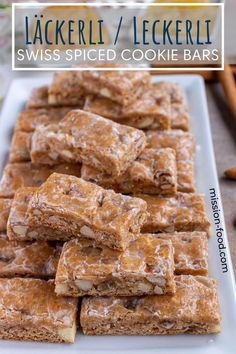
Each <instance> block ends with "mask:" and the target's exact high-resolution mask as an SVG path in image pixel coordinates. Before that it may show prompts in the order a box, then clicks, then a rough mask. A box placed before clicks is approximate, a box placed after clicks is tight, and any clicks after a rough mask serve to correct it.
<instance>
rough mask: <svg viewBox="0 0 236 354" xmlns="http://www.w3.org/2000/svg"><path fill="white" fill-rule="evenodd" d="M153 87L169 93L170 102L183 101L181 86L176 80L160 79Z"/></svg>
mask: <svg viewBox="0 0 236 354" xmlns="http://www.w3.org/2000/svg"><path fill="white" fill-rule="evenodd" d="M153 86H154V88H155V89H157V90H159V91H162V92H165V93H166V94H168V95H169V97H170V100H171V103H183V102H185V97H184V92H183V89H182V87H181V86H180V85H179V84H177V83H176V82H170V81H160V82H156V83H154V84H153Z"/></svg>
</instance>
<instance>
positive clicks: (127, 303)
mask: <svg viewBox="0 0 236 354" xmlns="http://www.w3.org/2000/svg"><path fill="white" fill-rule="evenodd" d="M175 282H176V292H175V294H172V295H167V294H166V295H162V296H158V295H156V296H155V295H154V296H153V295H152V296H142V297H133V296H129V297H125V296H124V297H114V296H113V297H87V298H86V297H85V298H83V300H82V307H81V314H80V323H81V326H82V330H83V332H84V334H86V335H163V334H180V333H189V334H191V333H195V334H206V333H219V332H220V322H221V317H220V308H219V299H218V295H217V288H216V281H215V280H214V279H210V278H207V277H203V276H191V275H181V276H176V277H175Z"/></svg>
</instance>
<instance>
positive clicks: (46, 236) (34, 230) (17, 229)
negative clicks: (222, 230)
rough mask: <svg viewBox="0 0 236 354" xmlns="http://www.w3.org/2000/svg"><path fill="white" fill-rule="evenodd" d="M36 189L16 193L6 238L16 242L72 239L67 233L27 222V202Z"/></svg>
mask: <svg viewBox="0 0 236 354" xmlns="http://www.w3.org/2000/svg"><path fill="white" fill-rule="evenodd" d="M36 190H37V188H33V187H25V188H20V189H18V190H17V191H16V193H15V196H14V199H13V202H12V207H11V211H10V214H9V218H8V223H7V235H8V238H9V239H10V240H11V241H12V240H17V241H31V240H42V241H45V240H60V241H66V240H69V239H71V238H72V237H73V235H71V234H68V232H60V231H56V230H54V229H51V228H50V227H47V226H43V225H35V224H34V223H32V222H30V221H29V218H28V214H27V209H28V205H29V201H30V199H31V198H32V196H33V194H34V192H35V191H36ZM0 200H1V199H0Z"/></svg>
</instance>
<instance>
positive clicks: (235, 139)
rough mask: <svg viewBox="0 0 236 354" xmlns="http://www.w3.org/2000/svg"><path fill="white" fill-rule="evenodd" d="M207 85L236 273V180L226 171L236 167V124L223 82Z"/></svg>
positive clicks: (216, 155)
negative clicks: (229, 178)
mask: <svg viewBox="0 0 236 354" xmlns="http://www.w3.org/2000/svg"><path fill="white" fill-rule="evenodd" d="M206 86H207V99H208V109H209V113H210V121H211V131H212V136H213V144H214V151H215V158H216V164H217V171H218V177H219V182H220V190H221V196H222V201H223V209H224V216H225V222H226V229H227V233H228V238H229V244H230V252H231V257H232V262H233V267H234V273H235V274H236V207H235V205H236V181H230V180H227V179H225V178H224V171H225V170H226V169H227V168H229V167H233V166H236V123H235V121H234V120H233V117H232V116H231V113H230V111H229V109H228V108H227V104H226V101H225V99H224V94H223V91H222V88H221V85H220V84H219V83H212V84H211V83H209V84H207V85H206Z"/></svg>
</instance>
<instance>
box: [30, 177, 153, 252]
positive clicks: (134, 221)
mask: <svg viewBox="0 0 236 354" xmlns="http://www.w3.org/2000/svg"><path fill="white" fill-rule="evenodd" d="M146 207H147V206H146V202H144V201H143V200H142V199H139V198H132V197H128V196H124V195H122V194H118V193H115V192H113V191H111V190H105V189H103V188H101V187H99V186H97V185H96V184H93V183H89V182H86V181H84V180H83V179H81V178H77V177H74V176H66V175H62V174H57V173H54V174H52V175H51V176H50V177H49V178H48V179H47V181H46V182H45V183H44V184H43V185H42V186H41V187H39V188H38V189H37V190H36V191H35V193H34V194H33V196H32V198H31V199H30V202H29V207H28V220H29V222H32V223H33V224H34V225H38V226H45V227H49V228H51V229H54V230H56V231H59V232H61V233H63V232H65V233H66V234H68V233H70V234H71V235H74V237H79V238H81V237H88V238H92V239H94V240H95V241H96V242H97V243H98V244H103V245H105V246H108V247H111V248H115V249H118V250H124V249H125V248H126V247H127V245H128V244H129V242H130V241H132V240H134V239H135V238H136V235H137V234H138V233H139V231H140V228H141V226H142V225H143V223H144V220H145V218H146ZM85 226H86V227H85Z"/></svg>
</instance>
